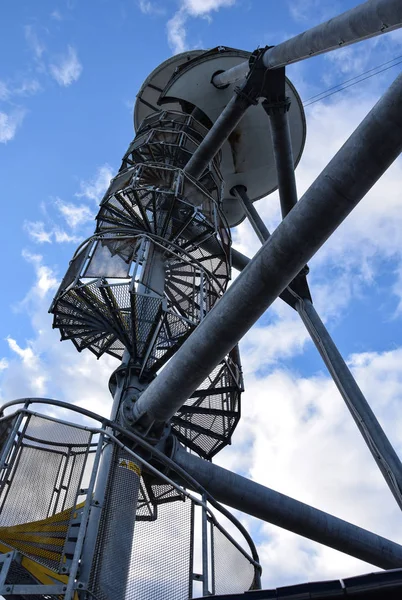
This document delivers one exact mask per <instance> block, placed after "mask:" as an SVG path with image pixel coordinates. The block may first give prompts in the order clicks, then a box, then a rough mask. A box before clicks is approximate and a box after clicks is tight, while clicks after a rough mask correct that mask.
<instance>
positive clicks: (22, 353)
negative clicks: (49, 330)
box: [7, 337, 38, 368]
mask: <svg viewBox="0 0 402 600" xmlns="http://www.w3.org/2000/svg"><path fill="white" fill-rule="evenodd" d="M7 342H8V345H9V347H10V350H12V351H13V352H15V353H16V354H17V355H18V356H19V357H20V358H21V359H22V361H23V363H24V365H25V366H27V367H28V368H36V367H37V364H38V357H37V356H35V354H34V352H33V350H32V348H30V347H29V346H27V347H26V348H21V347H20V346H19V345H18V344H17V342H16V340H14V339H13V338H11V337H8V338H7Z"/></svg>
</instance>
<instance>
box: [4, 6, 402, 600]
mask: <svg viewBox="0 0 402 600" xmlns="http://www.w3.org/2000/svg"><path fill="white" fill-rule="evenodd" d="M401 26H402V4H401V2H400V0H368V1H367V2H365V3H364V4H362V5H360V6H358V7H356V8H354V9H352V10H350V11H348V12H346V13H343V14H342V15H340V16H339V17H337V18H335V19H332V20H331V21H328V22H327V23H323V24H322V25H320V26H317V27H315V28H313V29H311V30H308V31H306V32H304V33H303V34H300V35H299V36H296V37H295V38H292V39H290V40H288V41H286V42H283V43H282V44H279V45H278V46H275V47H266V48H263V49H259V50H256V51H255V52H253V53H249V52H245V51H241V50H237V49H232V48H226V47H222V46H220V47H217V48H214V49H212V50H209V51H201V50H200V51H198V50H197V51H192V52H188V53H184V54H180V55H177V56H175V57H173V58H171V59H169V60H167V61H165V62H164V63H162V64H161V65H160V66H159V67H157V68H156V69H155V70H154V71H153V72H152V73H151V74H150V75H149V77H148V78H147V79H146V81H145V82H144V84H143V86H142V87H141V89H140V91H139V94H138V97H137V101H136V104H135V109H134V126H135V131H136V135H135V138H134V140H133V142H132V143H131V144H130V145H129V148H128V150H127V151H126V153H125V154H124V156H123V161H122V165H121V168H120V170H119V172H118V173H117V175H116V176H115V177H114V179H113V180H112V181H111V183H110V186H109V188H108V190H107V191H106V194H105V196H104V198H103V200H102V201H101V203H100V207H99V212H98V214H97V217H96V229H95V232H94V235H93V236H92V237H91V238H89V239H88V240H86V241H85V242H84V243H83V244H81V245H80V246H79V248H78V249H77V251H76V252H75V254H74V256H73V259H72V260H71V262H70V265H69V268H68V270H67V272H66V275H65V276H64V278H63V280H62V282H61V285H60V288H59V290H58V292H57V294H56V296H55V298H54V301H53V303H52V306H51V308H50V312H51V313H53V316H54V322H53V325H54V327H56V328H58V329H59V330H60V334H61V339H62V340H67V339H69V340H71V341H72V342H73V343H74V345H75V346H76V348H77V350H79V351H82V350H84V349H87V350H90V351H91V352H93V353H94V354H95V355H96V356H97V357H98V358H100V357H101V356H102V355H103V354H105V353H106V354H110V355H112V356H114V357H116V358H118V359H119V360H120V361H121V364H120V366H119V367H118V368H117V369H116V371H115V372H114V373H113V374H112V376H111V378H110V384H109V387H110V392H111V394H112V396H113V408H112V413H111V416H110V418H109V419H107V418H104V417H101V416H99V415H97V414H95V413H92V412H90V411H87V410H83V409H80V408H78V407H76V406H74V405H69V404H65V403H62V402H59V401H57V400H51V399H43V398H26V399H23V400H17V401H13V402H9V403H8V404H6V405H5V406H4V407H3V409H2V418H1V419H0V448H1V454H0V552H1V554H0V565H1V569H0V594H2V595H3V596H4V597H5V598H7V599H8V598H10V599H11V598H13V599H20V600H25V599H26V600H29V599H31V598H37V597H40V598H44V599H45V598H47V599H59V598H63V599H65V600H72V599H73V600H90V599H91V598H94V599H95V600H154V599H155V600H157V599H159V598H160V599H164V598H169V599H172V600H186V599H189V598H194V597H200V596H219V595H222V594H225V595H224V596H222V598H223V597H224V598H226V599H229V598H232V599H233V600H234V599H235V598H244V599H245V600H246V598H254V599H257V598H260V599H264V598H279V597H282V598H284V597H286V598H294V599H296V598H311V597H314V598H317V599H319V598H324V597H325V598H338V597H341V596H342V597H344V596H350V595H354V594H358V593H359V594H360V597H362V598H363V597H365V598H385V597H389V598H397V597H399V595H400V593H401V591H402V546H400V545H398V544H396V543H394V542H392V541H390V540H387V539H384V538H381V537H380V536H378V535H375V534H373V533H371V532H369V531H366V530H364V529H361V528H359V527H357V526H355V525H352V524H350V523H347V522H345V521H342V520H341V519H338V518H336V517H334V516H332V515H329V514H326V513H324V512H322V511H319V510H317V509H314V508H312V507H310V506H307V505H305V504H303V503H301V502H298V501H296V500H293V499H292V498H289V497H287V496H284V495H282V494H280V493H278V492H274V491H273V490H270V489H268V488H266V487H264V486H261V485H259V484H257V483H254V482H251V481H249V480H247V479H245V478H244V477H241V476H239V475H237V474H235V473H232V472H230V471H227V470H225V469H222V468H220V467H217V466H216V465H214V464H213V463H212V462H211V459H212V458H213V457H214V456H215V455H216V454H217V453H218V452H219V451H220V450H221V449H222V448H223V447H225V446H226V445H227V444H229V443H230V442H231V437H232V434H233V432H234V430H235V428H236V425H237V423H238V421H239V419H240V396H241V392H242V390H243V378H242V371H241V364H240V356H239V351H238V347H237V343H238V342H239V340H240V339H241V338H242V336H243V335H244V334H245V333H246V332H247V330H248V329H249V328H250V327H251V326H252V325H253V323H254V322H255V321H256V320H257V319H258V318H259V317H260V316H261V315H262V314H263V313H264V311H265V310H266V309H267V308H268V307H269V306H270V304H271V303H272V302H273V301H274V300H275V299H276V298H277V297H278V296H279V297H280V298H281V299H282V300H283V301H284V302H286V303H287V304H288V305H290V306H291V307H292V308H293V309H294V310H295V311H297V312H298V314H299V315H300V318H301V319H302V321H303V323H304V324H305V326H306V328H307V330H308V332H309V333H310V335H311V338H312V340H313V341H314V343H315V345H316V346H317V349H318V351H319V353H320V354H321V356H322V358H323V360H324V363H325V365H326V366H327V368H328V370H329V372H330V374H331V376H332V377H333V379H334V381H335V383H336V385H337V387H338V389H339V391H340V393H341V395H342V397H343V399H344V400H345V403H346V405H347V406H348V408H349V410H350V412H351V415H352V417H353V419H354V420H355V422H356V425H357V427H358V429H359V431H360V433H361V435H362V436H363V438H364V440H365V441H366V443H367V445H368V447H369V449H370V451H371V453H372V455H373V458H374V460H375V461H376V462H377V465H378V467H379V468H380V470H381V472H382V474H383V476H384V478H385V480H386V483H387V484H388V486H389V488H390V490H391V492H392V494H393V495H394V497H395V500H396V502H397V503H398V505H399V506H400V507H401V508H402V464H401V462H400V460H399V458H398V456H397V455H396V453H395V451H394V449H393V448H392V446H391V444H390V442H389V441H388V439H387V437H386V435H385V433H384V431H383V430H382V429H381V426H380V425H379V423H378V421H377V419H376V417H375V415H374V414H373V412H372V410H371V408H370V406H369V404H368V403H367V401H366V399H365V398H364V396H363V394H362V392H361V391H360V389H359V387H358V385H357V383H356V381H355V380H354V378H353V376H352V374H351V373H350V371H349V369H348V367H347V365H346V363H345V362H344V360H343V358H342V357H341V355H340V353H339V351H338V350H337V348H336V346H335V344H334V342H333V341H332V339H331V337H330V336H329V333H328V331H327V330H326V329H325V326H324V324H323V323H322V321H321V320H320V317H319V315H318V314H317V312H316V310H315V308H314V305H313V299H312V295H311V294H310V289H309V286H308V282H307V275H308V267H307V262H308V261H309V260H310V259H311V257H312V256H313V255H314V254H315V252H316V251H317V250H318V249H319V248H320V247H321V245H322V244H323V243H324V242H325V241H326V239H327V238H328V237H329V236H330V235H331V234H332V233H333V231H334V230H335V229H336V228H337V226H338V225H339V224H340V223H341V222H342V221H343V220H344V219H345V218H346V217H347V215H348V214H349V213H350V212H351V211H352V210H353V208H354V207H355V206H356V205H357V204H358V202H359V201H360V200H361V199H362V198H363V197H364V195H365V194H366V193H367V191H368V190H369V189H370V188H371V187H372V186H373V185H374V183H375V182H376V181H377V180H378V179H379V178H380V177H381V175H382V174H383V173H384V172H385V170H386V169H387V168H388V167H389V165H390V164H391V163H392V162H393V161H394V160H395V159H396V158H397V156H398V155H399V154H400V152H401V150H402V110H401V107H402V75H400V76H399V77H398V78H397V79H396V80H395V82H394V83H393V84H392V85H391V87H390V88H389V90H388V91H387V92H386V93H385V94H384V96H383V97H382V98H381V99H380V100H379V102H378V103H377V104H376V106H375V107H374V108H373V109H372V111H371V112H370V113H369V114H368V115H367V117H366V118H365V119H364V121H363V122H362V123H361V125H360V126H359V127H358V128H357V130H356V131H355V132H354V133H353V134H352V136H351V137H350V138H349V140H348V141H347V142H346V143H345V145H344V146H343V147H342V148H341V149H340V150H339V152H338V153H337V154H336V156H335V157H334V158H333V159H332V160H331V162H330V163H329V164H328V166H327V167H326V169H325V170H324V171H323V172H322V173H321V174H320V175H319V176H318V178H317V179H316V181H315V182H313V183H312V185H311V187H310V188H309V189H308V190H307V192H306V193H305V194H304V196H303V197H302V198H301V199H300V200H299V201H298V197H297V190H296V184H295V177H294V169H295V167H296V166H297V164H298V162H299V160H300V158H301V155H302V151H303V146H304V140H305V133H306V131H305V119H304V112H303V107H302V104H301V101H300V98H299V96H298V94H297V91H296V90H295V88H294V87H293V85H292V84H291V82H290V81H289V80H288V79H287V78H286V76H285V67H286V65H288V64H291V63H293V62H297V61H300V60H304V59H306V58H308V57H310V56H314V55H317V54H320V53H323V52H327V51H330V50H333V49H335V48H337V47H339V46H344V45H346V44H351V43H354V42H357V41H359V40H362V39H364V38H369V37H372V36H375V35H379V34H381V33H383V32H385V31H391V30H393V29H396V28H398V27H401ZM276 189H278V191H279V197H280V205H281V211H282V217H283V222H282V223H281V225H280V226H279V227H278V228H277V229H276V230H275V231H274V232H273V233H272V235H271V234H270V232H269V231H268V230H267V228H266V226H265V224H264V223H263V221H262V220H261V218H260V216H259V214H258V212H257V211H256V209H255V207H254V205H253V202H254V201H256V200H258V199H260V198H262V197H265V196H267V195H268V194H270V193H271V192H272V191H274V190H276ZM244 218H248V219H249V221H250V223H251V225H252V227H253V228H254V230H255V232H256V234H257V235H258V237H259V239H260V241H261V243H262V247H261V250H260V251H259V252H258V253H257V254H256V256H255V257H253V258H252V259H249V258H248V257H246V256H244V255H242V254H240V253H239V252H237V251H235V250H234V249H232V248H231V234H230V228H231V227H233V226H235V225H237V224H238V223H240V222H241V221H242V220H243V219H244ZM232 266H233V267H234V268H235V269H237V270H238V271H241V274H240V275H239V277H238V278H237V279H236V280H235V281H234V283H233V284H232V285H231V286H230V288H228V283H229V281H230V278H231V269H232ZM36 404H42V405H45V410H44V411H42V413H38V412H37V411H36V407H35V405H36ZM16 405H17V408H16V409H15V406H16ZM18 405H20V406H18ZM10 407H12V410H11V411H10ZM46 407H47V408H46ZM220 503H223V504H225V505H228V506H231V507H232V508H235V509H238V510H240V511H243V512H246V513H248V514H250V515H253V516H255V517H258V518H260V519H262V520H265V521H268V522H270V523H274V524H276V525H279V526H281V527H283V528H286V529H288V530H290V531H293V532H295V533H298V534H301V535H303V536H305V537H307V538H310V539H312V540H315V541H317V542H320V543H322V544H326V545H327V546H329V547H332V548H335V549H337V550H340V551H342V552H345V553H347V554H350V555H352V556H355V557H357V558H360V559H362V560H365V561H367V562H370V563H371V564H373V565H376V566H378V567H381V568H383V569H392V570H391V571H386V572H384V573H382V574H380V575H375V576H370V577H367V578H366V579H361V578H351V579H349V580H343V581H342V582H339V581H335V582H321V583H320V584H303V585H301V586H293V587H289V588H286V589H283V588H282V589H281V590H267V591H256V590H260V588H261V583H260V574H261V567H260V564H259V559H258V554H257V552H256V549H255V546H254V543H253V541H252V540H251V538H250V536H249V534H248V533H247V531H246V530H245V529H244V528H243V526H242V525H241V524H240V523H239V522H238V521H237V520H236V519H235V518H234V517H233V516H232V515H231V513H230V512H228V510H227V509H226V508H224V507H223V506H222V505H221V504H220Z"/></svg>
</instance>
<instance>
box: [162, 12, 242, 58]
mask: <svg viewBox="0 0 402 600" xmlns="http://www.w3.org/2000/svg"><path fill="white" fill-rule="evenodd" d="M235 2H236V0H182V2H181V5H180V8H179V10H178V11H177V12H176V13H175V14H174V15H173V17H172V18H171V19H169V21H168V22H167V24H166V31H167V37H168V44H169V46H170V48H171V49H172V51H173V54H180V53H181V52H185V51H186V50H187V49H188V43H187V32H186V27H185V25H186V22H187V20H188V18H189V17H208V16H209V14H210V13H211V12H213V11H218V10H219V9H220V8H227V7H230V6H233V5H234V4H235Z"/></svg>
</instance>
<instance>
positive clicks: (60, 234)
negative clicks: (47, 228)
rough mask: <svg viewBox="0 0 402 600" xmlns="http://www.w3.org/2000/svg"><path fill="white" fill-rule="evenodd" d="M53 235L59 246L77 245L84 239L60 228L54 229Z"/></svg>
mask: <svg viewBox="0 0 402 600" xmlns="http://www.w3.org/2000/svg"><path fill="white" fill-rule="evenodd" d="M53 235H54V240H55V242H56V243H58V244H63V243H75V244H77V243H78V242H81V241H82V239H81V238H80V237H79V236H77V235H70V234H69V233H67V231H64V229H61V228H60V227H55V228H54V230H53Z"/></svg>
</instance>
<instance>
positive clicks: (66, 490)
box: [0, 416, 91, 570]
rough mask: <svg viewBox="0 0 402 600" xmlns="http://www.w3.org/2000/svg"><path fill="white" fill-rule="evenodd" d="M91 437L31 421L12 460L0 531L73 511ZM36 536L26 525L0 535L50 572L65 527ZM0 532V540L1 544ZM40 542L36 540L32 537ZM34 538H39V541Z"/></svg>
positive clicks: (59, 425)
mask: <svg viewBox="0 0 402 600" xmlns="http://www.w3.org/2000/svg"><path fill="white" fill-rule="evenodd" d="M90 440H91V434H90V433H89V432H88V431H85V430H82V429H78V428H76V427H72V426H69V425H65V424H63V423H55V422H53V421H49V420H47V419H45V418H42V417H37V416H32V417H30V419H29V422H28V426H27V428H26V431H25V433H24V434H23V437H22V440H21V446H20V449H19V451H18V453H17V454H16V455H15V458H14V462H13V464H12V468H11V471H10V474H9V476H8V478H7V481H6V482H5V484H4V485H3V488H2V491H1V496H0V502H1V512H0V527H12V526H18V525H23V524H27V523H32V522H36V521H41V520H43V519H47V518H48V517H50V516H52V515H54V514H56V513H60V512H61V511H63V510H64V509H66V508H70V507H71V506H73V504H74V502H75V498H76V494H77V491H78V489H79V486H80V481H81V477H82V474H83V471H84V468H85V462H86V451H87V448H88V445H89V444H90ZM57 525H58V527H59V528H60V530H58V529H56V531H52V527H50V531H48V533H46V534H45V535H44V536H42V537H41V535H42V534H41V533H40V528H37V527H34V526H31V527H30V528H28V529H29V531H28V530H27V531H25V529H24V528H23V527H21V528H19V529H17V530H14V531H11V532H10V531H9V530H8V531H7V530H4V539H6V538H7V540H6V543H7V544H8V545H11V546H12V547H15V548H16V549H18V550H20V551H21V552H22V553H23V554H26V555H27V556H30V557H32V558H33V559H34V560H37V561H38V562H41V563H42V564H44V565H45V566H48V567H50V568H52V569H54V570H57V568H58V565H59V562H60V558H61V553H62V550H63V545H64V539H63V536H64V534H65V533H66V530H67V522H66V523H63V522H61V521H60V522H59V523H58V524H57ZM1 535H2V533H1V530H0V539H1ZM38 536H39V538H40V537H41V539H40V540H39V541H36V538H38ZM39 538H38V539H39Z"/></svg>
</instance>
